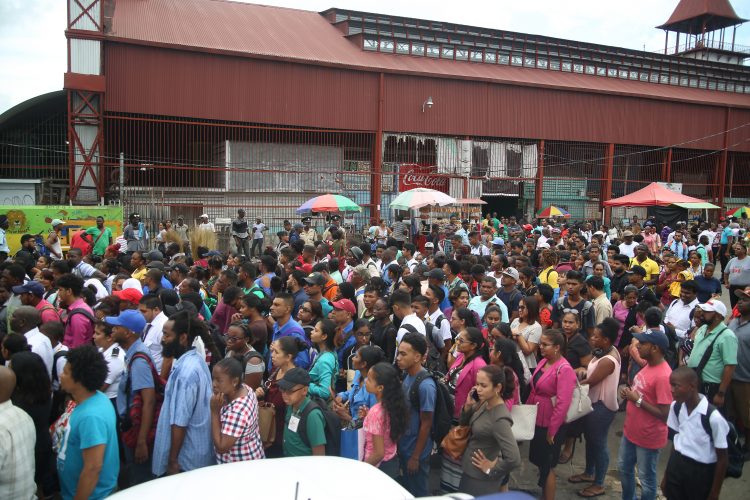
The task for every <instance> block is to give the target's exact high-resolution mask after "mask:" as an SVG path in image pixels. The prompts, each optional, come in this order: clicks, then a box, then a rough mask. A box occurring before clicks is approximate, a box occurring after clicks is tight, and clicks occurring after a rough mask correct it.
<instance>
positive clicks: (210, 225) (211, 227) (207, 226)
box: [198, 222, 216, 233]
mask: <svg viewBox="0 0 750 500" xmlns="http://www.w3.org/2000/svg"><path fill="white" fill-rule="evenodd" d="M198 229H201V230H203V231H211V232H212V233H215V232H216V229H215V228H214V223H213V222H206V223H201V224H198Z"/></svg>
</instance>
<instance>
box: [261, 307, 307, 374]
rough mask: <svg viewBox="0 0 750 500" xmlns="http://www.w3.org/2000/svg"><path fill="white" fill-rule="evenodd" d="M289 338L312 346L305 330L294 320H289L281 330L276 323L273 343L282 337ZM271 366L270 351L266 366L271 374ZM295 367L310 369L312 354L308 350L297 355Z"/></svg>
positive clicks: (272, 338)
mask: <svg viewBox="0 0 750 500" xmlns="http://www.w3.org/2000/svg"><path fill="white" fill-rule="evenodd" d="M288 336H293V337H297V338H298V339H300V340H301V341H302V342H304V343H305V345H307V346H308V347H309V346H310V341H309V340H307V336H306V335H305V330H303V329H302V327H301V326H300V325H299V323H297V322H296V321H295V320H294V319H292V318H289V321H287V322H286V323H284V326H282V327H281V328H279V324H278V323H274V325H273V336H272V337H271V341H272V342H273V341H276V340H278V339H280V338H281V337H288ZM271 364H272V363H271V353H270V351H269V353H268V358H267V359H266V365H267V366H268V367H269V372H270V370H271ZM294 366H297V367H299V368H304V369H305V370H307V369H308V368H309V367H310V353H309V352H308V351H307V350H305V351H300V352H299V353H297V356H296V357H295V358H294Z"/></svg>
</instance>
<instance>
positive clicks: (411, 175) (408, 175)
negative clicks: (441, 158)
mask: <svg viewBox="0 0 750 500" xmlns="http://www.w3.org/2000/svg"><path fill="white" fill-rule="evenodd" d="M436 170H437V167H435V166H422V165H414V166H404V165H401V176H400V177H399V191H408V190H409V189H414V188H420V187H423V188H428V189H435V190H437V191H443V192H447V190H448V179H446V178H445V177H441V176H438V175H433V174H434V172H435V171H436Z"/></svg>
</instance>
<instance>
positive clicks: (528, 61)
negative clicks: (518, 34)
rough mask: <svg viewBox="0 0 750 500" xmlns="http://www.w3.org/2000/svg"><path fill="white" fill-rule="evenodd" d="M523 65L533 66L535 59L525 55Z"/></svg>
mask: <svg viewBox="0 0 750 500" xmlns="http://www.w3.org/2000/svg"><path fill="white" fill-rule="evenodd" d="M523 65H524V66H526V67H527V68H533V67H535V66H536V60H534V58H533V57H529V56H526V57H524V58H523Z"/></svg>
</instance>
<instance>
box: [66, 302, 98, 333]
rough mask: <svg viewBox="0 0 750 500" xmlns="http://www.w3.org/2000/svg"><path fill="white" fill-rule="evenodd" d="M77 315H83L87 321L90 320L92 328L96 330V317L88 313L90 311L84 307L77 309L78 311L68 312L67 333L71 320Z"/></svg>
mask: <svg viewBox="0 0 750 500" xmlns="http://www.w3.org/2000/svg"><path fill="white" fill-rule="evenodd" d="M76 314H80V315H81V316H83V317H84V318H86V319H88V320H89V321H91V328H92V330H93V328H94V325H96V318H95V317H94V315H93V314H91V313H90V312H88V311H87V310H86V309H84V308H83V307H78V308H76V309H73V310H72V311H68V316H67V317H66V319H65V330H66V331H67V329H68V325H69V324H70V318H72V317H73V316H75V315H76Z"/></svg>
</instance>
